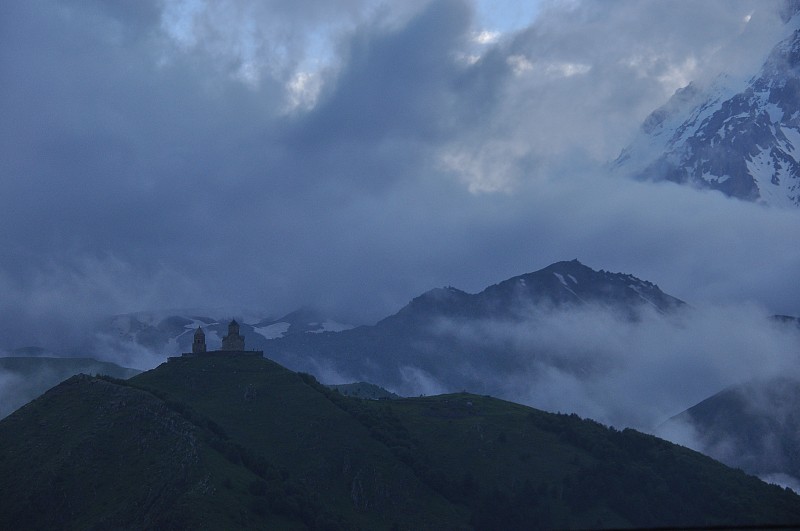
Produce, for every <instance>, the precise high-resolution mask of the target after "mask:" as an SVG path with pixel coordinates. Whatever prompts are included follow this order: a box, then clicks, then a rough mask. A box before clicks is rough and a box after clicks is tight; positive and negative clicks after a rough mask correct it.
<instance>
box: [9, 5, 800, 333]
mask: <svg viewBox="0 0 800 531" xmlns="http://www.w3.org/2000/svg"><path fill="white" fill-rule="evenodd" d="M165 5H166V6H167V7H166V9H164V6H165ZM193 5H194V4H192V3H191V2H183V3H168V4H162V3H158V2H152V3H146V2H137V3H104V2H98V3H86V2H58V3H54V4H49V3H46V2H37V3H29V2H26V3H22V2H19V3H5V4H3V6H2V7H0V10H1V11H2V12H0V24H2V27H0V73H1V78H2V83H3V90H2V96H0V111H2V114H3V116H4V120H3V122H2V124H0V150H2V157H0V178H2V183H3V194H2V195H1V196H0V222H2V226H3V231H2V235H1V236H0V238H1V240H0V245H2V247H3V249H4V252H3V253H2V254H0V288H2V290H3V293H4V297H3V301H2V302H1V303H0V314H2V327H0V339H1V340H0V344H3V343H8V345H7V346H9V347H16V346H21V345H23V344H31V343H39V342H44V341H45V339H44V338H43V337H42V336H41V332H40V331H39V330H40V327H41V323H42V322H47V323H48V326H53V327H54V330H58V331H59V332H58V333H59V334H60V333H62V332H61V328H59V327H58V326H56V324H54V323H62V324H63V327H62V328H63V329H64V330H68V329H70V326H69V325H72V324H80V325H82V323H84V322H86V321H88V320H91V319H92V318H93V317H96V316H101V315H105V314H109V313H116V312H126V311H134V310H141V309H150V308H167V307H185V306H194V307H204V306H220V305H224V306H227V307H231V306H241V307H251V308H263V309H264V310H266V311H269V312H273V313H275V314H277V313H281V312H285V311H289V310H292V309H294V308H295V307H297V306H299V305H301V304H305V303H311V304H318V305H322V306H325V307H328V308H330V309H332V310H335V311H337V312H339V313H341V314H344V315H345V316H346V317H347V318H349V319H351V320H366V321H369V320H375V319H377V318H380V317H382V316H384V315H386V314H388V313H390V312H393V311H395V310H396V309H397V308H398V307H399V306H400V305H402V304H404V303H405V302H406V301H407V300H409V299H410V298H411V297H413V296H414V295H416V294H418V293H420V292H421V291H424V290H426V289H428V288H430V287H433V286H437V285H444V284H453V285H456V286H459V287H462V288H464V289H468V290H477V289H480V288H482V287H484V286H485V285H488V284H490V283H493V282H496V281H499V280H501V279H503V278H507V277H509V276H512V275H515V274H519V273H522V272H525V271H530V270H534V269H537V268H540V267H543V266H545V265H547V264H548V263H550V262H553V261H556V260H561V259H569V258H574V257H580V258H581V259H582V260H585V261H586V262H587V263H589V264H590V265H592V266H593V267H595V268H606V269H613V270H620V271H627V272H632V273H635V274H637V275H638V276H640V277H643V278H647V279H650V280H653V281H656V282H659V283H660V284H661V286H662V288H664V289H665V291H668V292H672V293H675V294H676V295H678V296H681V297H683V298H686V299H690V300H691V299H693V296H694V295H698V296H703V297H706V296H707V297H710V298H711V299H716V300H726V301H728V300H731V301H736V300H746V299H755V300H757V301H759V302H760V303H762V304H764V305H767V306H768V307H770V308H774V309H775V311H781V312H784V313H792V312H800V308H797V306H796V304H797V303H796V301H797V300H799V299H798V297H797V293H796V292H795V291H796V289H797V288H795V287H794V286H793V283H792V282H791V280H790V278H791V272H792V271H797V268H798V266H799V265H800V258H799V257H798V256H799V255H798V251H796V250H795V249H796V245H792V241H793V240H792V234H793V232H794V231H793V227H796V223H797V215H796V214H795V213H792V212H789V213H787V212H777V211H772V210H767V209H763V208H759V207H756V206H754V205H746V204H740V203H733V202H731V201H728V200H725V199H723V198H720V197H716V196H713V195H711V194H702V195H698V194H697V193H695V192H694V191H690V190H678V189H676V188H675V187H668V186H654V185H645V184H641V183H627V182H626V183H619V182H616V181H611V180H609V179H608V178H606V177H604V176H603V174H602V171H601V167H602V166H601V165H602V163H603V162H605V161H606V160H607V159H608V158H613V157H614V156H615V155H616V153H617V152H618V151H619V149H620V148H622V147H623V146H624V145H625V138H626V136H630V135H631V134H632V131H633V130H634V129H635V128H636V127H637V125H638V123H639V122H640V121H641V119H642V118H643V117H644V116H645V115H646V114H647V113H648V112H649V111H651V110H652V109H654V108H655V107H657V106H658V105H660V104H661V103H663V101H664V100H665V99H666V97H667V96H668V95H669V93H670V92H671V90H674V89H675V88H677V87H678V86H680V84H681V83H682V82H683V81H684V78H686V79H685V80H686V81H688V79H691V78H692V77H693V76H694V75H699V74H701V73H704V72H705V71H706V70H709V69H712V70H713V69H718V68H721V67H722V66H724V63H725V61H724V59H725V58H726V57H729V56H730V55H726V54H733V51H735V50H736V49H737V48H736V47H735V46H733V45H732V44H731V42H732V41H733V40H734V39H733V37H734V36H735V35H739V34H740V33H741V34H746V37H747V39H748V40H747V42H748V43H749V44H750V46H749V47H748V48H747V49H748V50H752V55H743V54H740V55H739V58H738V59H737V61H736V62H735V63H731V64H735V65H736V66H737V68H743V67H742V66H741V65H743V64H751V63H752V64H756V63H757V60H756V59H757V56H758V54H759V53H765V52H766V51H767V50H766V48H767V45H766V44H765V43H767V42H768V41H769V39H770V38H771V37H770V26H769V24H767V23H766V22H763V21H765V20H767V21H768V20H771V18H770V17H771V15H770V10H769V9H768V8H769V7H771V6H772V4H767V3H762V2H758V3H752V2H704V3H702V5H698V4H697V3H695V2H670V3H665V4H663V5H662V4H657V5H655V4H650V3H640V2H613V3H612V2H604V3H602V4H595V3H586V4H584V3H580V2H571V3H565V4H562V3H550V4H548V6H549V7H547V8H546V9H543V10H542V12H541V13H540V15H539V18H537V20H536V22H535V23H534V24H533V25H532V26H531V27H530V28H527V29H525V30H523V31H521V32H519V33H517V34H513V35H506V36H504V37H502V38H501V39H500V40H499V41H498V42H497V43H495V44H490V45H479V44H476V43H475V42H473V41H472V40H471V39H472V38H473V36H474V34H475V32H476V31H477V30H479V29H481V28H480V27H479V23H478V22H476V21H475V19H474V14H473V10H472V8H471V7H470V4H469V3H468V2H466V1H458V0H447V1H434V2H411V3H403V4H402V5H399V4H397V5H394V4H378V3H375V2H366V1H355V0H353V1H340V2H269V3H260V2H252V3H251V2H208V3H205V4H202V5H205V6H206V8H205V9H204V10H203V9H201V10H200V11H197V12H192V9H193V7H192V6H193ZM198 5H201V4H198ZM775 5H777V4H775ZM648 6H650V7H648ZM756 7H758V9H759V12H761V13H762V14H761V15H759V16H756V15H754V16H753V17H752V22H751V23H750V24H749V25H747V24H745V23H744V17H745V16H746V15H748V14H749V13H750V12H751V11H755V10H756ZM187 13H189V14H187ZM745 26H746V27H745ZM700 27H702V28H703V31H696V30H697V28H700ZM743 28H744V29H743ZM747 32H750V33H747ZM750 34H752V35H750ZM320 35H322V36H323V37H324V39H323V40H322V41H320V38H321V37H320ZM611 36H613V38H611ZM320 42H321V43H320ZM732 46H733V47H732ZM731 50H733V51H731ZM315 54H321V55H322V56H325V57H324V61H323V64H321V65H316V66H315V65H314V57H315ZM712 67H713V68H712ZM298 98H299V99H298ZM298 102H300V103H298ZM764 256H768V257H769V258H768V259H767V260H766V261H763V260H762V258H761V257H764ZM756 264H757V265H756ZM31 323H34V325H31ZM23 325H24V326H23ZM17 326H23V328H21V329H17V328H16V327H17Z"/></svg>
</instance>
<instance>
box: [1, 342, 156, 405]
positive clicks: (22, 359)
mask: <svg viewBox="0 0 800 531" xmlns="http://www.w3.org/2000/svg"><path fill="white" fill-rule="evenodd" d="M42 350H43V349H37V348H26V349H18V350H17V351H15V353H17V352H18V353H20V354H24V353H27V352H32V353H38V352H40V351H42ZM140 372H142V371H139V370H136V369H129V368H127V367H120V366H119V365H117V364H115V363H110V362H107V361H98V360H96V359H93V358H53V357H45V356H9V357H0V419H1V418H3V417H5V416H6V415H8V414H9V413H11V412H12V411H14V410H15V409H17V408H18V407H20V406H23V405H25V404H27V403H28V402H30V401H31V400H33V399H34V398H36V397H37V396H39V395H40V394H42V393H44V392H45V391H47V390H48V389H50V388H51V387H53V386H54V385H56V384H57V383H59V382H62V381H64V380H66V379H67V378H69V377H70V376H74V375H76V374H81V373H83V374H107V375H109V376H113V377H115V378H123V379H127V378H130V377H131V376H134V375H136V374H139V373H140Z"/></svg>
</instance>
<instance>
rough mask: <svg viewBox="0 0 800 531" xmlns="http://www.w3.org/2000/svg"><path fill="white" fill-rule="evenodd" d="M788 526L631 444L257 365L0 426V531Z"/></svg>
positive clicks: (215, 368)
mask: <svg viewBox="0 0 800 531" xmlns="http://www.w3.org/2000/svg"><path fill="white" fill-rule="evenodd" d="M797 522H800V498H799V497H798V496H796V495H794V494H793V493H791V492H790V491H786V490H783V489H780V488H778V487H775V486H771V485H767V484H765V483H762V482H761V481H759V480H757V479H756V478H753V477H750V476H746V475H745V474H743V473H742V472H739V471H735V470H732V469H730V468H727V467H725V466H723V465H721V464H719V463H717V462H715V461H713V460H711V459H709V458H707V457H704V456H702V455H700V454H698V453H695V452H692V451H690V450H687V449H685V448H682V447H679V446H675V445H673V444H670V443H667V442H665V441H662V440H660V439H657V438H655V437H651V436H646V435H642V434H640V433H637V432H635V431H632V430H626V431H622V432H618V431H614V430H611V429H608V428H605V427H603V426H601V425H599V424H597V423H595V422H592V421H588V420H582V419H579V418H578V417H576V416H574V415H572V416H567V415H555V414H550V413H544V412H542V411H538V410H535V409H532V408H529V407H525V406H521V405H517V404H512V403H509V402H504V401H501V400H497V399H493V398H489V397H482V396H476V395H470V394H466V393H463V394H455V395H443V396H436V397H427V398H413V399H400V400H392V401H371V400H359V399H355V398H350V397H345V396H342V395H341V394H339V393H337V392H335V391H331V390H330V389H328V388H326V387H324V386H321V385H319V384H318V383H317V382H316V381H315V380H314V379H313V378H312V377H310V376H306V375H300V374H296V373H293V372H291V371H288V370H286V369H284V368H283V367H281V366H279V365H277V364H275V363H273V362H271V361H269V360H265V359H261V358H253V357H225V358H223V357H211V356H209V357H205V358H194V359H180V360H176V361H173V362H170V363H166V364H163V365H161V366H160V367H158V368H156V369H154V370H152V371H148V372H146V373H143V374H140V375H139V376H136V377H134V378H133V379H131V380H129V381H120V380H109V379H102V378H91V377H86V376H78V377H74V378H71V379H70V380H68V381H66V382H64V383H62V384H61V385H59V386H57V387H55V388H54V389H52V390H50V391H49V392H47V393H46V394H45V395H43V396H42V397H40V398H39V399H37V400H35V401H34V402H32V403H30V404H28V405H27V406H25V407H23V408H21V409H20V410H18V411H17V412H15V413H14V414H12V415H11V416H9V417H8V418H6V419H5V420H3V421H2V422H0V528H3V529H50V528H67V529H108V528H115V529H141V528H149V529H186V528H192V529H203V528H205V529H234V528H289V529H291V528H293V527H294V528H300V529H301V528H312V529H357V528H364V529H367V528H368V529H391V528H400V529H426V528H427V529H470V528H478V529H487V528H495V529H496V528H504V529H530V528H537V527H541V528H550V527H581V528H586V527H604V526H605V527H629V526H636V527H643V526H651V527H652V526H689V525H720V524H751V525H752V524H767V523H771V524H777V523H780V524H788V523H797Z"/></svg>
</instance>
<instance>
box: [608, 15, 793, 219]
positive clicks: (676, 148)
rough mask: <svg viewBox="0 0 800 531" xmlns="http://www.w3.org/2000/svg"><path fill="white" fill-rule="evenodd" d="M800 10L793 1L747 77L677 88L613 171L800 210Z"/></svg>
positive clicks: (651, 117)
mask: <svg viewBox="0 0 800 531" xmlns="http://www.w3.org/2000/svg"><path fill="white" fill-rule="evenodd" d="M798 11H800V6H798V4H797V3H796V2H791V3H787V9H786V11H785V13H784V15H785V16H784V21H785V24H784V26H783V27H781V28H776V32H775V35H776V41H777V40H779V42H778V44H777V45H776V46H775V47H774V48H773V49H772V51H771V52H770V54H769V56H768V57H767V58H766V59H765V61H764V63H763V66H762V67H761V70H760V71H759V72H758V73H757V74H756V75H754V76H753V77H751V78H750V79H747V80H740V79H736V78H734V77H731V76H720V77H719V78H718V79H716V80H715V81H714V82H713V83H711V85H710V86H709V87H707V88H700V87H698V86H697V85H696V84H689V85H688V86H686V87H684V88H683V89H680V90H678V91H677V92H676V93H675V94H674V95H673V97H672V98H671V99H670V100H669V101H668V102H667V103H666V104H665V105H664V106H663V107H661V108H659V109H657V110H656V111H654V112H653V113H652V114H651V115H650V116H648V118H647V119H646V120H645V121H644V123H643V124H642V128H641V132H640V136H639V137H638V138H637V139H636V140H635V141H634V142H633V143H632V144H631V145H630V146H629V147H628V148H626V149H625V150H623V152H622V154H621V155H620V156H619V158H618V159H617V160H616V161H615V163H614V166H615V170H616V171H618V172H620V173H622V174H624V175H628V176H633V177H636V178H641V179H653V180H662V179H665V180H669V181H674V182H677V183H686V184H690V185H693V186H697V187H699V188H710V189H713V190H719V191H720V192H723V193H724V194H726V195H728V196H731V197H736V198H739V199H744V200H748V201H757V202H760V203H765V204H769V205H774V206H782V207H798V206H800V13H798Z"/></svg>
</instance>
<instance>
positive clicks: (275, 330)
mask: <svg viewBox="0 0 800 531" xmlns="http://www.w3.org/2000/svg"><path fill="white" fill-rule="evenodd" d="M290 326H292V325H291V323H286V322H282V323H274V324H271V325H267V326H259V327H255V326H254V327H253V332H255V333H257V334H261V335H262V336H264V338H265V339H275V338H276V337H283V335H284V334H285V333H286V332H287V331H288V330H289V327H290Z"/></svg>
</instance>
